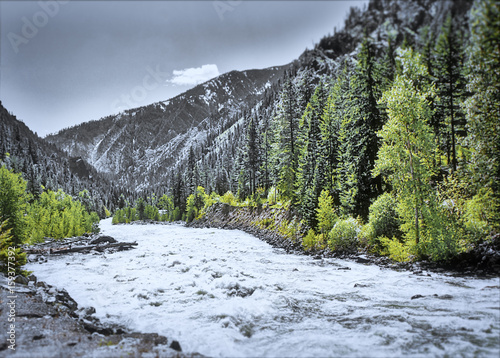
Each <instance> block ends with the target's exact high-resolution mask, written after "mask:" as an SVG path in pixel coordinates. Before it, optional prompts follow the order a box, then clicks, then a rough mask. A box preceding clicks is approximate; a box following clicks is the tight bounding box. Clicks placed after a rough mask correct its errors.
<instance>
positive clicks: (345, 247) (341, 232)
mask: <svg viewBox="0 0 500 358" xmlns="http://www.w3.org/2000/svg"><path fill="white" fill-rule="evenodd" d="M360 231H361V226H360V224H359V223H358V222H357V221H356V219H354V218H347V219H341V220H339V221H337V223H336V224H335V225H334V226H333V228H332V230H331V231H330V233H329V234H328V246H329V247H330V249H331V250H333V251H353V250H355V248H356V245H357V242H358V234H359V232H360Z"/></svg>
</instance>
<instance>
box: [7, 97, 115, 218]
mask: <svg viewBox="0 0 500 358" xmlns="http://www.w3.org/2000/svg"><path fill="white" fill-rule="evenodd" d="M0 153H1V155H2V157H1V158H0V159H1V161H3V163H4V164H6V165H7V167H8V168H9V169H13V170H14V171H15V172H17V173H22V174H23V177H24V179H25V180H26V181H27V182H28V190H29V191H30V192H31V193H33V194H34V195H35V196H36V195H39V194H40V193H41V186H43V187H44V188H46V189H50V190H54V191H57V190H58V189H63V190H64V191H65V192H66V193H69V194H71V195H73V196H76V195H78V193H80V192H81V191H83V190H87V191H88V192H89V197H90V202H89V203H88V204H89V206H90V208H91V209H92V210H93V211H96V212H99V213H101V212H102V211H103V206H107V207H108V208H110V209H112V208H113V201H115V202H117V201H118V196H119V193H118V192H117V189H116V188H115V187H114V186H113V184H112V183H111V182H110V181H109V180H108V179H107V178H106V177H104V176H102V175H101V174H99V173H98V172H97V170H96V169H95V168H94V167H93V166H92V165H90V164H89V163H87V162H86V161H85V160H84V159H83V158H81V157H79V156H74V157H72V156H69V155H68V154H67V153H65V152H64V151H62V150H61V149H59V148H57V147H56V146H55V145H53V144H51V143H49V142H47V141H45V140H44V139H42V138H40V137H38V135H36V134H35V133H33V132H32V131H31V130H30V129H29V128H28V127H27V126H26V125H25V124H24V123H23V122H21V121H20V120H18V119H17V118H16V116H15V115H13V114H12V113H10V112H9V111H7V109H6V108H5V107H4V106H3V105H2V103H1V102H0ZM113 197H114V198H113Z"/></svg>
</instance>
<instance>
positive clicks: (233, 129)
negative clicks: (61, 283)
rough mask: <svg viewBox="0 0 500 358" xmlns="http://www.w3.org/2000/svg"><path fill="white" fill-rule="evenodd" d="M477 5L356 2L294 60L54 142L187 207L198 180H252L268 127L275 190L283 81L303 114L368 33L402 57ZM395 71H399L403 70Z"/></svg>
mask: <svg viewBox="0 0 500 358" xmlns="http://www.w3.org/2000/svg"><path fill="white" fill-rule="evenodd" d="M471 4H472V1H467V0H459V1H451V0H449V1H436V0H418V1H393V0H372V1H370V3H369V4H368V6H366V7H365V8H363V9H359V8H355V7H353V8H351V10H350V12H349V14H348V16H347V17H346V20H345V24H344V27H343V28H342V29H339V30H338V31H337V30H335V31H334V33H333V34H332V35H327V36H325V37H324V38H322V39H321V41H320V42H319V43H318V44H317V45H315V46H314V48H313V49H310V50H306V51H304V53H303V54H302V55H301V56H300V57H299V58H298V59H297V60H295V61H293V62H292V63H290V64H289V65H286V66H282V67H272V68H268V69H264V70H250V71H243V72H237V71H233V72H229V73H226V74H223V75H221V76H219V77H217V78H214V79H212V80H210V81H208V82H206V83H203V84H201V85H198V86H196V87H194V88H193V89H191V90H189V91H187V92H185V93H183V94H181V95H179V96H177V97H175V98H172V99H170V100H168V101H164V102H158V103H153V104H151V105H149V106H144V107H140V108H136V109H132V110H128V111H125V112H123V113H119V114H117V115H112V116H108V117H106V118H103V119H101V120H97V121H92V122H87V123H83V124H81V125H78V126H75V127H72V128H68V129H64V130H62V131H60V132H59V133H57V134H54V135H51V136H48V137H47V138H46V140H47V141H48V142H50V143H52V144H54V145H56V146H57V147H58V148H60V149H61V150H64V151H65V152H67V153H68V154H69V155H70V156H72V157H81V158H83V159H84V160H85V161H87V162H88V163H90V164H91V165H93V166H94V167H95V168H96V169H97V171H98V172H100V173H106V174H107V175H109V176H110V177H112V178H113V181H114V182H115V183H116V184H117V185H119V186H120V187H121V188H123V189H124V190H126V189H130V190H133V191H136V192H142V194H141V195H148V194H149V193H151V192H155V193H156V194H162V193H163V192H170V193H172V192H175V195H176V196H178V198H177V200H176V202H177V203H180V204H181V203H183V202H185V200H184V199H185V197H186V196H187V195H188V194H189V193H190V192H192V191H193V188H195V187H196V186H197V185H202V186H204V187H205V188H206V189H207V191H208V192H210V191H212V190H215V191H217V192H219V193H220V194H222V193H224V192H225V191H226V190H231V191H232V192H234V193H236V192H237V191H239V190H240V187H241V185H242V184H241V182H242V181H248V177H247V178H246V179H245V178H243V179H242V177H241V175H243V176H245V175H247V174H245V173H246V172H245V170H246V169H245V165H246V164H245V163H247V162H248V154H247V147H248V135H249V134H248V131H247V129H248V128H249V126H250V125H251V126H252V127H253V126H255V127H256V128H257V131H258V134H259V135H258V141H259V142H258V143H256V145H257V146H258V147H259V159H258V162H259V163H260V165H261V167H259V168H257V169H256V170H254V171H255V173H254V176H255V178H254V180H255V179H256V181H257V182H258V184H259V186H262V187H264V188H269V187H270V185H271V184H273V183H275V182H276V173H272V170H273V168H272V165H273V163H271V162H268V161H267V158H268V156H269V155H270V151H271V149H272V148H271V147H272V145H274V144H272V143H271V144H270V143H267V141H268V139H269V140H270V141H271V142H273V141H274V142H276V138H271V137H272V136H275V133H273V129H272V128H273V126H274V125H275V123H274V124H273V122H275V121H274V119H275V117H276V116H277V114H278V112H279V108H280V106H282V105H283V98H282V94H283V84H284V83H286V82H288V83H290V84H291V86H292V87H293V91H295V92H294V93H295V95H296V96H297V97H300V98H297V100H298V101H300V102H301V104H300V105H299V106H298V108H297V113H298V114H297V115H296V116H297V121H299V119H300V116H302V114H303V113H304V110H305V106H306V105H307V103H308V101H309V99H310V97H311V95H312V94H313V92H314V88H315V86H316V85H317V84H318V83H320V82H324V83H328V82H331V81H332V79H335V78H336V77H338V75H339V74H340V72H341V70H342V68H344V67H346V66H347V67H349V66H350V68H353V67H354V66H355V64H356V57H357V55H358V53H359V50H360V44H361V43H362V41H363V39H365V38H368V39H369V41H370V48H371V51H373V55H374V56H375V61H378V62H379V63H381V61H382V59H383V57H384V56H386V57H387V59H389V60H390V59H391V58H392V61H393V59H394V56H395V54H394V49H396V48H397V47H398V46H400V45H401V44H403V43H406V44H407V45H410V46H414V47H419V48H422V46H423V44H422V39H423V38H424V37H425V36H424V35H425V34H431V35H432V36H434V37H433V39H434V41H435V40H436V34H438V33H439V31H440V29H441V26H442V25H443V23H444V21H445V19H446V16H447V14H453V16H454V21H455V23H456V24H458V28H461V29H464V28H466V25H467V21H468V17H467V16H468V10H469V9H470V7H471ZM432 36H431V38H432ZM388 71H389V72H388V73H387V76H388V78H391V77H392V76H393V73H392V72H393V71H394V69H393V68H392V69H389V70H388ZM391 71H392V72H391ZM273 176H274V179H270V178H271V177H273ZM243 186H245V185H243ZM181 206H182V204H181Z"/></svg>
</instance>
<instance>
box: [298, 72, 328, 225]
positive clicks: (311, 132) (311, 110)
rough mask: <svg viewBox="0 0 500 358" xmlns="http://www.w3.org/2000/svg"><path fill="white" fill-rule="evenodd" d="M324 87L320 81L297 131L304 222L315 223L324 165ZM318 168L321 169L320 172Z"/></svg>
mask: <svg viewBox="0 0 500 358" xmlns="http://www.w3.org/2000/svg"><path fill="white" fill-rule="evenodd" d="M326 96H327V91H326V89H325V86H324V84H323V82H322V81H321V82H320V83H319V85H318V86H317V87H316V90H315V91H314V95H313V96H312V98H311V101H310V102H309V104H308V105H307V108H306V111H305V112H304V115H303V117H302V120H301V126H300V132H302V133H304V135H303V137H304V139H303V140H302V142H303V144H302V145H303V147H302V150H301V155H300V159H299V168H298V174H297V193H298V196H297V203H298V204H299V210H300V212H301V214H302V216H303V217H304V218H305V219H306V222H307V223H308V224H309V225H310V226H312V227H315V226H316V211H315V210H316V207H317V203H318V196H319V195H320V193H321V190H322V189H323V186H324V178H325V173H324V170H325V168H324V166H322V165H319V164H320V161H318V159H319V155H320V149H319V146H320V143H319V142H320V140H321V130H320V125H321V117H322V115H323V111H324V107H325V103H326ZM320 171H321V172H320Z"/></svg>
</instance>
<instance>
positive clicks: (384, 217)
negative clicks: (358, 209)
mask: <svg viewBox="0 0 500 358" xmlns="http://www.w3.org/2000/svg"><path fill="white" fill-rule="evenodd" d="M396 208H397V202H396V199H394V197H393V196H392V195H391V194H389V193H384V194H382V195H380V196H379V197H378V198H377V200H375V202H374V203H373V204H372V205H370V209H369V217H368V222H369V223H370V225H371V226H372V229H373V232H372V235H373V239H376V238H377V237H381V236H386V237H401V231H400V230H399V226H400V221H399V217H398V214H397V212H396Z"/></svg>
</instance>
